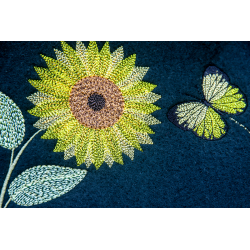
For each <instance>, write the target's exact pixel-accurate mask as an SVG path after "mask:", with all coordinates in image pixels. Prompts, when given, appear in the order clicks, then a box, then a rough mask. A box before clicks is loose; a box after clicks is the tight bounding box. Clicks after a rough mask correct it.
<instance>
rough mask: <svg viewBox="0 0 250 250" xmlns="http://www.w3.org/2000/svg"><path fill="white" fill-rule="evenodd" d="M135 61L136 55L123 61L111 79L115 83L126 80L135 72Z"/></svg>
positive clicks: (111, 75)
mask: <svg viewBox="0 0 250 250" xmlns="http://www.w3.org/2000/svg"><path fill="white" fill-rule="evenodd" d="M135 59H136V55H135V54H134V55H132V56H130V57H128V58H126V59H124V60H123V61H121V62H120V63H119V64H118V65H117V67H116V68H115V69H114V70H113V72H112V73H111V74H110V76H109V79H110V80H111V81H112V82H114V83H118V82H120V81H122V80H125V79H126V78H127V77H128V76H129V75H130V74H131V72H132V71H133V68H134V66H135Z"/></svg>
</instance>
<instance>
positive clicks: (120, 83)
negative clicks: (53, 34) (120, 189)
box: [27, 42, 161, 169]
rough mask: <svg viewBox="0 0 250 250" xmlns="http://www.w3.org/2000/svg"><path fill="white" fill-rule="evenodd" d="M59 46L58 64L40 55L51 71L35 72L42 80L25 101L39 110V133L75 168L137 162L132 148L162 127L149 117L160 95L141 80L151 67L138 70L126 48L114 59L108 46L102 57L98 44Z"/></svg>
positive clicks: (34, 111) (34, 83)
mask: <svg viewBox="0 0 250 250" xmlns="http://www.w3.org/2000/svg"><path fill="white" fill-rule="evenodd" d="M61 45H62V49H63V52H62V51H59V50H57V49H55V53H56V58H57V60H56V59H53V58H50V57H47V56H44V55H41V56H42V58H43V59H44V60H45V61H46V63H47V66H48V68H41V67H35V70H36V72H37V74H38V75H39V77H40V78H41V80H29V82H30V84H31V85H32V86H34V87H35V88H36V89H37V90H38V92H37V93H34V94H32V95H31V96H29V97H27V98H28V100H30V101H31V102H32V103H33V104H35V105H36V106H35V107H34V108H33V109H31V110H29V111H28V112H29V113H30V114H32V115H34V116H38V117H40V119H39V120H38V121H37V122H36V123H35V124H34V126H35V127H36V128H39V129H47V131H46V132H45V133H44V135H43V136H42V137H41V138H42V139H58V141H57V144H56V147H55V149H54V152H64V159H65V160H67V159H69V158H71V157H73V156H76V162H77V165H81V164H82V163H85V164H86V166H87V167H89V166H90V165H91V163H93V164H94V165H95V167H96V169H98V168H99V167H100V166H101V165H102V163H103V162H106V163H107V164H108V165H109V167H111V166H112V164H113V162H114V161H115V162H117V163H119V164H123V157H122V153H124V154H126V155H128V156H129V157H130V158H131V160H133V158H134V148H136V149H138V150H140V151H142V148H141V146H140V144H153V142H152V140H151V138H150V137H149V136H148V134H154V132H153V131H152V129H151V128H150V127H149V126H148V125H153V124H159V123H160V121H159V120H157V119H156V118H154V117H153V116H152V115H150V114H151V113H152V112H154V111H156V110H159V109H160V108H159V107H157V106H156V105H154V104H152V103H154V102H156V101H157V100H158V99H159V98H160V97H161V96H160V95H157V94H155V93H152V92H151V91H152V90H153V89H154V88H155V87H156V85H153V84H150V83H148V82H143V81H142V78H143V77H144V75H145V74H146V73H147V71H148V69H149V68H147V67H136V66H135V60H136V55H131V56H130V57H128V58H126V59H123V57H124V54H123V47H120V48H118V49H117V50H116V51H114V52H113V53H112V54H111V53H110V48H109V43H108V42H106V43H105V44H104V46H103V48H102V49H101V51H100V52H99V51H98V47H97V44H96V42H90V43H89V46H88V48H86V47H85V46H84V44H83V43H82V42H77V43H76V50H74V49H73V48H72V47H70V46H69V45H68V44H67V43H65V42H62V43H61Z"/></svg>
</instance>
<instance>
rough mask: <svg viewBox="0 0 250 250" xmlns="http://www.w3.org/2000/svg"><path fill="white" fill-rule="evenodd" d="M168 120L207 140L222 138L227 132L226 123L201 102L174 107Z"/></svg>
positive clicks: (169, 113)
mask: <svg viewBox="0 0 250 250" xmlns="http://www.w3.org/2000/svg"><path fill="white" fill-rule="evenodd" d="M167 116H168V119H169V120H170V121H171V122H172V123H173V124H175V125H176V126H177V127H179V128H181V129H183V130H191V131H193V133H194V134H195V135H196V136H199V137H201V138H203V139H207V140H217V139H220V138H222V137H223V136H224V135H225V134H226V131H227V126H226V124H225V122H224V121H223V120H222V119H221V117H220V115H219V114H218V113H217V112H216V111H214V110H213V109H212V108H211V107H208V106H206V105H205V104H203V103H200V102H188V103H182V104H177V105H175V106H174V107H172V108H171V109H170V110H169V112H168V114H167Z"/></svg>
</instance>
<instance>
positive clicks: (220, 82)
mask: <svg viewBox="0 0 250 250" xmlns="http://www.w3.org/2000/svg"><path fill="white" fill-rule="evenodd" d="M202 89H203V95H204V100H203V101H200V102H198V101H191V102H186V103H181V104H177V105H175V106H174V107H172V108H171V109H170V110H169V112H168V114H167V116H168V119H169V120H170V121H171V122H172V123H173V124H175V125H176V126H177V127H179V128H181V129H183V130H191V131H193V133H194V134H195V135H196V136H198V137H201V138H203V139H207V140H217V139H220V138H222V137H223V136H224V135H225V134H226V132H227V129H228V127H227V125H226V123H225V122H224V120H223V119H222V117H221V115H222V114H223V113H228V114H238V113H242V112H244V109H245V108H246V102H245V99H244V97H243V94H242V93H241V92H240V91H239V88H237V87H234V86H233V85H230V84H229V78H228V76H227V75H226V74H225V73H223V72H222V71H221V70H220V69H218V68H217V67H215V66H210V67H208V68H207V69H206V71H205V73H204V76H203V84H202Z"/></svg>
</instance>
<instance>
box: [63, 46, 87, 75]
mask: <svg viewBox="0 0 250 250" xmlns="http://www.w3.org/2000/svg"><path fill="white" fill-rule="evenodd" d="M61 45H62V48H63V52H64V53H65V55H66V56H67V58H68V60H69V62H70V64H71V65H72V68H73V70H74V72H75V73H76V74H77V75H78V76H79V78H80V79H81V78H83V77H85V76H87V73H86V69H85V68H84V66H83V64H82V62H81V60H80V58H79V57H78V56H77V54H76V51H75V50H74V49H73V48H71V47H70V46H69V45H68V44H67V43H65V42H61Z"/></svg>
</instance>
